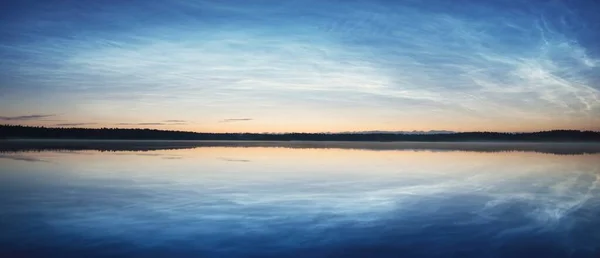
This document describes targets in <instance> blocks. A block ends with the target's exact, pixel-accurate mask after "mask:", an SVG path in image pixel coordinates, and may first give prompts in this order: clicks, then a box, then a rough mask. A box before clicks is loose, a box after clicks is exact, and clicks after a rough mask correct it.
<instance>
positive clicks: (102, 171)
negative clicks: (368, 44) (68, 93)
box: [0, 141, 600, 258]
mask: <svg viewBox="0 0 600 258" xmlns="http://www.w3.org/2000/svg"><path fill="white" fill-rule="evenodd" d="M599 184H600V147H599V146H598V145H597V144H566V143H565V144H558V143H557V144H550V143H548V144H542V143H302V142H292V143H281V142H280V143H273V142H246V143H240V142H168V141H165V142H157V141H148V142H143V141H112V142H111V141H88V142H80V141H20V142H19V141H13V142H10V141H5V142H0V257H596V258H597V257H600V188H599Z"/></svg>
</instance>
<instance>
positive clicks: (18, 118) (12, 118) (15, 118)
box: [0, 115, 55, 121]
mask: <svg viewBox="0 0 600 258" xmlns="http://www.w3.org/2000/svg"><path fill="white" fill-rule="evenodd" d="M53 116H55V115H26V116H0V120H4V121H28V120H39V119H43V118H47V117H53Z"/></svg>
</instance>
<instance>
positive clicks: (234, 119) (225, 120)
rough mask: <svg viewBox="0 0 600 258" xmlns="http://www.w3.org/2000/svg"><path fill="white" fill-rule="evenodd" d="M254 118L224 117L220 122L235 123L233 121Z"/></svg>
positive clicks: (245, 120)
mask: <svg viewBox="0 0 600 258" xmlns="http://www.w3.org/2000/svg"><path fill="white" fill-rule="evenodd" d="M252 120H254V119H252V118H228V119H223V120H221V121H219V122H220V123H233V122H247V121H252Z"/></svg>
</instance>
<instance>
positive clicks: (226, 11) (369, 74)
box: [0, 0, 600, 132]
mask: <svg viewBox="0 0 600 258" xmlns="http://www.w3.org/2000/svg"><path fill="white" fill-rule="evenodd" d="M597 12H600V2H598V1H594V0H587V1H586V0H571V1H566V0H565V1H557V0H555V1H549V0H548V1H541V0H515V1H504V0H480V1H466V0H460V1H445V0H444V1H442V0H429V1H417V0H404V1H324V0H319V1H316V0H301V1H300V0H298V1H267V0H261V1H191V0H189V1H184V0H173V1H157V0H143V1H142V0H137V1H82V0H73V1H50V0H45V1H42V0H37V1H33V0H29V1H27V0H26V1H23V0H21V1H2V2H1V3H0V123H10V124H31V125H47V126H89V127H100V126H109V127H150V128H164V129H178V130H194V131H219V132H224V131H230V132H238V131H252V132H282V131H360V130H456V131H473V130H494V131H532V130H546V129H559V128H560V129H592V130H600V126H599V125H600V44H598V43H597V42H599V40H600V17H599V16H598V15H597V14H596V13H597Z"/></svg>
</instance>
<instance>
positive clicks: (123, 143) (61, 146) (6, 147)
mask: <svg viewBox="0 0 600 258" xmlns="http://www.w3.org/2000/svg"><path fill="white" fill-rule="evenodd" d="M210 147H229V148H261V147H262V148H289V149H357V150H376V151H392V150H429V151H476V152H511V151H521V152H541V153H552V154H595V153H600V143H599V142H588V143H584V142H560V143H557V142H484V141H479V142H473V141H472V142H367V141H361V142H356V141H350V142H344V141H231V140H225V141H215V140H97V139H8V140H7V139H5V140H0V152H2V151H4V152H19V151H45V150H99V151H153V150H167V149H192V148H210Z"/></svg>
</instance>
